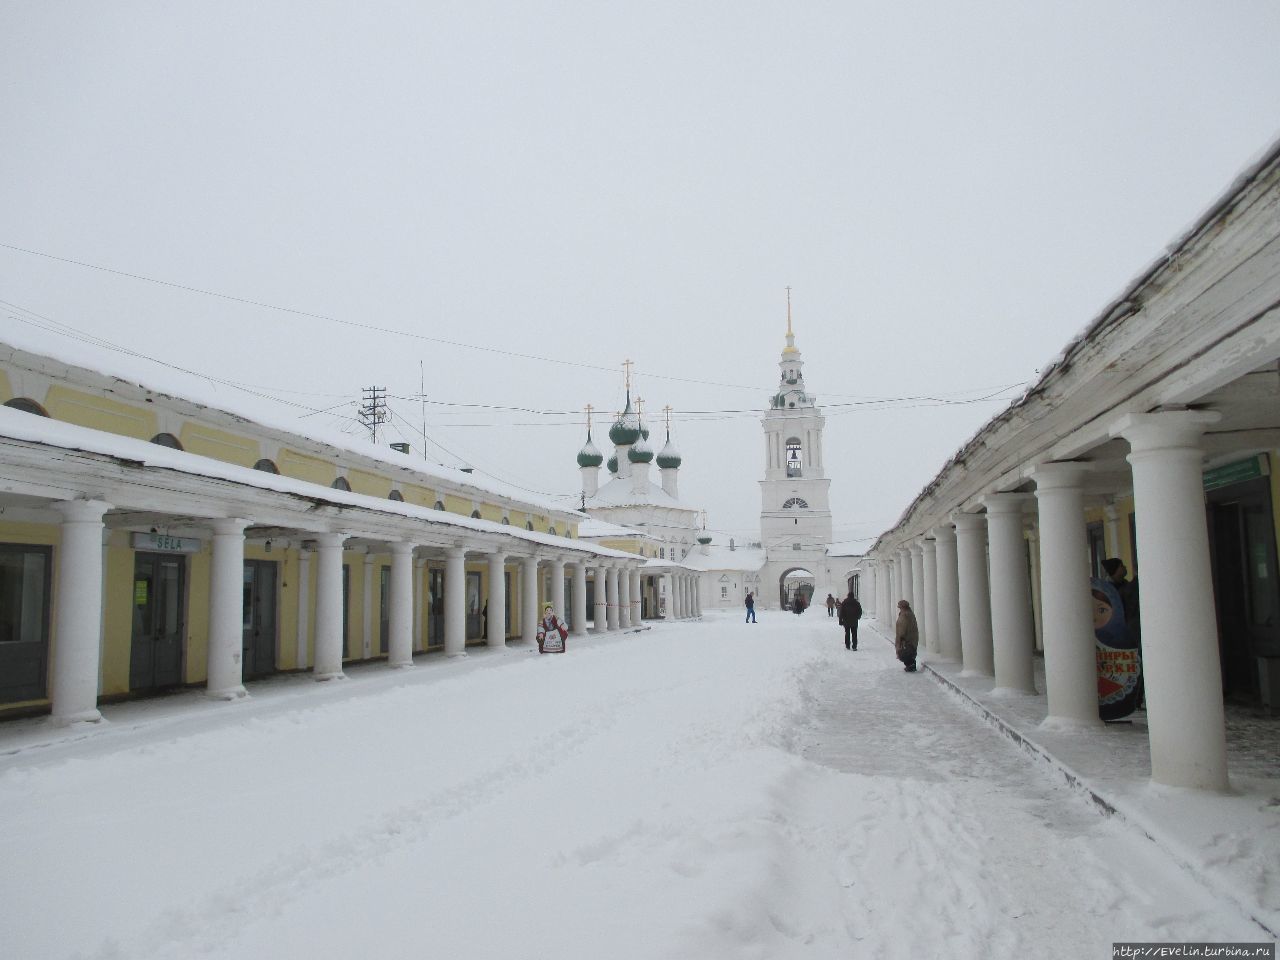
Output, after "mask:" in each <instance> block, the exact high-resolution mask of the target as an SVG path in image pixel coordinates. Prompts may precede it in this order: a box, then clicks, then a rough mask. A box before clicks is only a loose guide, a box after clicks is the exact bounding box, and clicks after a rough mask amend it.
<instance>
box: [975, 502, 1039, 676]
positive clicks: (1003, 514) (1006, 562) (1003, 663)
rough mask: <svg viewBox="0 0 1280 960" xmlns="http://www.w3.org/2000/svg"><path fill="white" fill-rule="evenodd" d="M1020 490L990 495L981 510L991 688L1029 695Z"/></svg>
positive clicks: (1032, 642)
mask: <svg viewBox="0 0 1280 960" xmlns="http://www.w3.org/2000/svg"><path fill="white" fill-rule="evenodd" d="M1028 499H1030V498H1029V496H1028V495H1027V494H1025V493H993V494H988V495H987V496H985V497H983V498H982V502H983V503H984V504H985V505H986V508H987V540H988V542H989V543H990V546H991V635H992V639H993V642H994V644H995V650H994V656H995V676H996V689H997V690H1005V691H1011V692H1016V693H1035V692H1036V682H1035V673H1034V667H1033V659H1032V658H1033V654H1034V652H1035V646H1036V638H1035V628H1034V627H1033V626H1032V622H1031V583H1030V579H1029V577H1028V575H1027V573H1028V572H1027V558H1026V553H1025V548H1024V546H1023V544H1024V542H1025V541H1023V539H1022V505H1023V504H1024V503H1025V502H1026V501H1027V500H1028Z"/></svg>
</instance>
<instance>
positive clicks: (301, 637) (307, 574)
mask: <svg viewBox="0 0 1280 960" xmlns="http://www.w3.org/2000/svg"><path fill="white" fill-rule="evenodd" d="M310 619H311V550H310V549H309V548H307V547H300V548H299V550H298V634H297V638H296V640H295V642H296V643H297V653H296V654H295V664H294V665H295V666H296V667H297V669H299V670H305V669H306V668H307V667H308V666H310V665H311V657H310V656H309V652H308V646H309V644H308V639H309V638H308V633H309V632H310V629H311V624H310Z"/></svg>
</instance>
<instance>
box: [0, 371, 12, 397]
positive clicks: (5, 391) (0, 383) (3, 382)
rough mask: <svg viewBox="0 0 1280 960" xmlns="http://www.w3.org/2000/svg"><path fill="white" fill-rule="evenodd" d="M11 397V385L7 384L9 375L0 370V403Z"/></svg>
mask: <svg viewBox="0 0 1280 960" xmlns="http://www.w3.org/2000/svg"><path fill="white" fill-rule="evenodd" d="M12 399H13V387H12V386H11V385H10V384H9V375H8V374H7V373H5V372H4V371H3V370H0V403H5V402H6V401H9V400H12Z"/></svg>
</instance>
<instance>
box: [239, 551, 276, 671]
mask: <svg viewBox="0 0 1280 960" xmlns="http://www.w3.org/2000/svg"><path fill="white" fill-rule="evenodd" d="M276 571H277V564H275V563H274V562H272V561H270V560H246V561H245V562H244V629H243V632H242V637H243V648H244V678H245V679H246V680H252V679H253V678H254V677H265V676H266V675H267V674H270V673H275V670H276Z"/></svg>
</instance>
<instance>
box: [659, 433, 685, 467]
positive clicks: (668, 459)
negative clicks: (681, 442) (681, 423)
mask: <svg viewBox="0 0 1280 960" xmlns="http://www.w3.org/2000/svg"><path fill="white" fill-rule="evenodd" d="M680 463H681V459H680V452H679V451H678V450H677V449H676V445H675V444H674V443H672V442H671V438H670V437H667V444H666V446H664V447H663V448H662V452H661V453H660V454H658V466H659V467H661V468H662V469H664V470H671V469H674V468H676V467H678V466H680Z"/></svg>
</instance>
